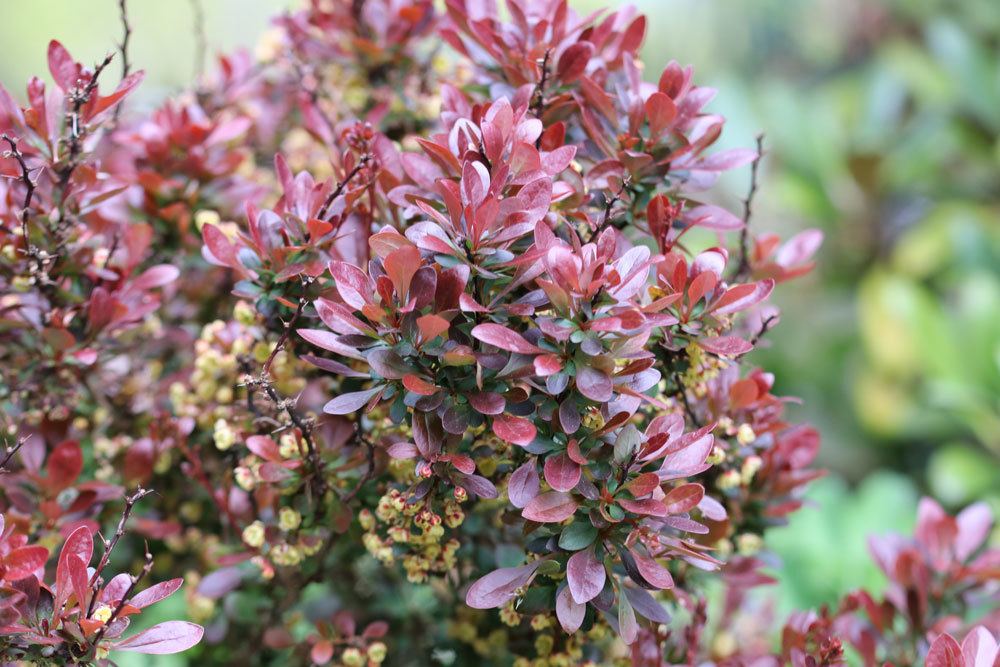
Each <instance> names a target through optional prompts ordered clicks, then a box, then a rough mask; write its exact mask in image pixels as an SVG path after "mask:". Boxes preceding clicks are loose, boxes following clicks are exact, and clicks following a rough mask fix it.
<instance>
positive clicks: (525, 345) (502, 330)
mask: <svg viewBox="0 0 1000 667" xmlns="http://www.w3.org/2000/svg"><path fill="white" fill-rule="evenodd" d="M472 337H473V338H475V339H476V340H480V341H482V342H484V343H486V344H487V345H492V346H493V347H498V348H500V349H501V350H507V351H508V352H517V353H519V354H543V353H544V352H545V350H543V349H542V348H540V347H538V346H537V345H534V344H532V343H530V342H528V340H527V339H526V338H525V337H524V336H522V335H521V334H519V333H517V332H516V331H512V330H510V329H508V328H507V327H505V326H503V325H500V324H480V325H478V326H476V327H473V329H472Z"/></svg>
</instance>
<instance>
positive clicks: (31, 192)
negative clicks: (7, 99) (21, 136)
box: [0, 133, 35, 253]
mask: <svg viewBox="0 0 1000 667" xmlns="http://www.w3.org/2000/svg"><path fill="white" fill-rule="evenodd" d="M0 140H3V141H6V142H7V145H8V146H10V150H9V151H4V157H10V158H13V159H14V160H16V161H17V164H18V166H19V167H20V168H21V177H20V180H21V181H22V182H23V183H24V187H25V193H24V203H23V204H22V205H21V236H22V237H23V238H24V252H25V253H27V252H29V251H30V247H31V242H30V240H29V238H28V218H29V217H30V215H31V200H32V198H33V197H34V196H35V182H34V181H32V180H31V172H30V170H29V169H28V165H27V163H26V162H25V161H24V154H23V153H22V152H21V151H20V150H19V149H18V147H17V139H14V138H13V137H11V136H10V135H8V134H6V133H4V134H2V135H0Z"/></svg>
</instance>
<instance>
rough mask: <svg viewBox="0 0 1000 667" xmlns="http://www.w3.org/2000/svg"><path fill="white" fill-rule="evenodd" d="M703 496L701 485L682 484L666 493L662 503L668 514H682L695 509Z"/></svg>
mask: <svg viewBox="0 0 1000 667" xmlns="http://www.w3.org/2000/svg"><path fill="white" fill-rule="evenodd" d="M704 496H705V489H704V488H703V487H702V485H701V484H684V485H683V486H678V487H677V488H676V489H673V490H672V491H671V492H670V493H668V494H667V497H666V498H665V499H664V501H663V502H664V504H665V505H666V506H667V512H668V513H670V514H682V513H684V512H690V511H691V510H693V509H694V508H695V507H697V506H698V503H700V502H701V499H702V498H703V497H704Z"/></svg>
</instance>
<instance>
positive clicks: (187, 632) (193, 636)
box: [113, 621, 205, 655]
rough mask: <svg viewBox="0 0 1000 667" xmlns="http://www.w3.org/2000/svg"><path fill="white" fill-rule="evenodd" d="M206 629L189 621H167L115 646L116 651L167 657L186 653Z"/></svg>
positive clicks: (198, 640) (199, 639)
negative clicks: (167, 655)
mask: <svg viewBox="0 0 1000 667" xmlns="http://www.w3.org/2000/svg"><path fill="white" fill-rule="evenodd" d="M203 634H205V629H204V628H202V627H201V626H200V625H197V624H195V623H188V622H187V621H167V622H166V623H159V624H157V625H154V626H153V627H151V628H149V629H147V630H143V631H142V632H140V633H138V634H134V635H132V636H131V637H129V638H128V639H126V640H124V641H120V642H118V643H117V644H114V646H113V649H114V650H116V651H131V652H133V653H147V654H151V655H165V654H168V653H180V652H181V651H186V650H188V649H189V648H191V647H192V646H194V645H195V644H197V643H198V642H200V641H201V637H202V635H203Z"/></svg>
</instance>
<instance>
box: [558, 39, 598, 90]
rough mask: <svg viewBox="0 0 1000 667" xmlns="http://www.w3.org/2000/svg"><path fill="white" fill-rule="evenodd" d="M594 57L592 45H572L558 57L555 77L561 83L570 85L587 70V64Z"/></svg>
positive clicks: (582, 43) (578, 43)
mask: <svg viewBox="0 0 1000 667" xmlns="http://www.w3.org/2000/svg"><path fill="white" fill-rule="evenodd" d="M593 55H594V45H593V44H591V43H590V42H577V43H576V44H572V45H570V46H569V48H567V49H566V50H565V51H563V52H562V55H561V56H559V64H558V65H557V66H556V76H558V77H559V80H560V81H562V82H563V83H572V82H574V81H576V80H577V79H579V78H580V76H581V75H582V74H583V73H584V72H585V71H586V70H587V63H589V62H590V58H591V57H592V56H593Z"/></svg>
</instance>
